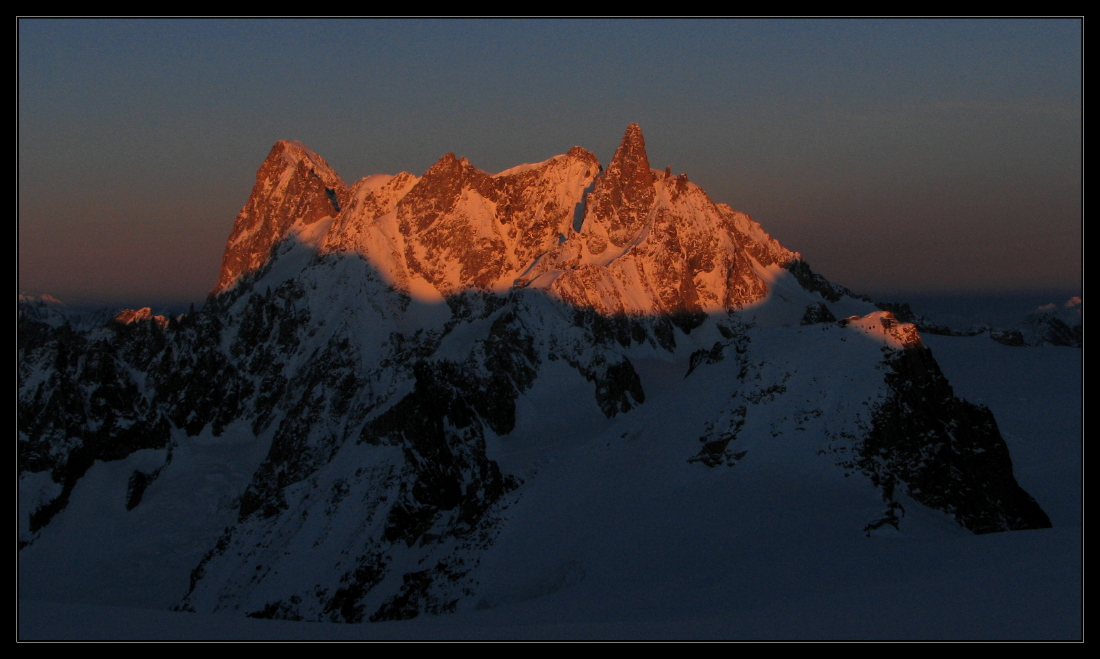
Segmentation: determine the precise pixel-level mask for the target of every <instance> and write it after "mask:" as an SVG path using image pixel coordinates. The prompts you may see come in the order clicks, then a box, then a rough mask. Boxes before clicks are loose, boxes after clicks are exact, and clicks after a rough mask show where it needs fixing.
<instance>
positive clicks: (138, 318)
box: [111, 307, 168, 329]
mask: <svg viewBox="0 0 1100 659" xmlns="http://www.w3.org/2000/svg"><path fill="white" fill-rule="evenodd" d="M111 320H113V321H115V322H116V323H119V324H120V325H132V324H134V323H143V322H144V323H155V324H156V326H157V327H159V328H161V329H164V328H166V327H168V319H167V318H165V317H164V316H155V315H153V310H152V309H150V308H149V307H142V308H141V309H137V310H135V309H123V310H122V311H120V312H118V314H116V315H115V317H114V318H112V319H111Z"/></svg>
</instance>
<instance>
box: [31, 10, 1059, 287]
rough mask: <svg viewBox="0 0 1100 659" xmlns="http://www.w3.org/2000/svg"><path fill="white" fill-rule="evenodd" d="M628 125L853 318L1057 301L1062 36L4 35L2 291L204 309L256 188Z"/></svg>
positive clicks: (247, 27)
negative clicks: (12, 182)
mask: <svg viewBox="0 0 1100 659" xmlns="http://www.w3.org/2000/svg"><path fill="white" fill-rule="evenodd" d="M630 122H638V123H639V124H641V126H642V129H643V131H644V133H645V136H646V143H647V146H648V149H649V156H650V160H651V162H652V164H653V165H654V166H656V167H664V166H665V165H671V166H672V169H673V170H674V171H675V172H677V173H679V172H687V173H688V175H689V177H690V178H691V180H692V181H694V182H696V183H698V184H699V185H701V186H702V187H703V189H705V190H706V191H707V192H708V194H709V195H710V196H711V198H712V199H714V200H715V201H718V202H725V203H728V204H730V205H731V206H733V207H734V208H736V209H738V210H742V211H744V212H747V213H749V214H750V215H752V216H753V217H754V219H756V220H757V221H759V222H761V223H762V224H763V226H764V228H765V229H766V230H768V231H769V232H771V233H772V235H774V236H775V237H777V238H778V239H779V240H780V241H781V242H782V243H783V244H784V245H785V246H787V247H789V248H791V249H795V250H798V251H801V252H802V253H803V255H804V256H805V257H806V259H807V260H808V261H809V262H810V263H811V265H812V266H814V267H815V269H817V270H819V271H821V272H822V273H823V274H825V275H826V276H827V277H829V278H830V279H832V280H834V281H836V282H838V283H841V284H844V285H846V286H848V287H850V288H854V289H856V290H858V291H861V292H871V293H883V292H905V291H910V292H911V291H923V292H936V291H967V292H974V291H1002V292H1003V291H1009V290H1035V289H1055V288H1059V289H1075V288H1078V287H1079V286H1080V277H1081V23H1080V21H1078V20H975V21H956V20H943V21H940V20H824V21H822V20H806V21H799V20H775V21H767V20H742V21H734V20H704V21H687V20H684V21H679V20H677V21H668V20H648V21H647V20H642V21H549V20H542V21H519V20H515V21H450V20H441V21H398V20H380V21H378V20H376V21H370V20H335V21H300V20H269V21H252V20H242V21H214V20H194V21H185V20H164V21H150V20H144V21H143V20H138V21H122V20H105V21H94V20H65V21H56V20H35V19H23V20H20V21H19V288H20V290H25V291H27V292H31V293H50V294H53V295H55V296H56V297H59V298H61V299H63V300H67V301H72V302H88V301H101V302H124V303H127V304H137V303H141V302H143V301H144V302H145V303H164V302H168V301H185V300H195V301H200V300H202V299H203V298H204V296H205V294H206V292H207V291H208V290H209V289H210V288H211V287H212V286H213V284H214V283H215V281H216V278H217V270H218V265H219V262H220V257H221V251H222V248H223V246H224V242H225V239H226V238H227V237H228V235H229V231H230V228H231V226H232V223H233V220H234V218H235V216H236V213H237V211H238V210H239V209H240V207H241V206H242V205H243V204H244V202H245V200H246V199H247V197H248V194H249V192H250V190H251V187H252V183H253V181H254V177H255V172H256V169H257V168H258V167H259V165H260V163H261V162H262V161H263V158H264V157H265V155H266V154H267V151H268V150H269V149H270V148H271V145H272V144H273V143H274V142H275V141H276V140H279V139H296V140H300V141H302V142H304V143H306V144H307V145H309V146H310V147H312V148H313V149H314V150H315V151H317V152H318V153H320V154H321V155H322V156H323V157H324V158H325V159H326V160H328V161H329V163H330V164H331V165H332V166H333V167H334V168H335V169H336V170H337V172H339V173H340V174H341V176H342V177H343V178H344V180H345V181H347V182H348V183H349V184H350V183H352V182H354V181H355V180H356V179H358V178H360V177H362V176H366V175H368V174H372V173H378V172H387V173H396V172H398V171H401V170H406V171H409V172H412V173H414V174H417V175H419V174H421V173H423V171H424V170H425V169H427V168H428V167H429V166H430V165H431V164H432V163H433V162H435V161H436V160H437V159H438V158H439V157H440V156H441V155H443V154H444V153H446V152H448V151H452V152H454V153H456V154H458V155H460V156H466V157H467V158H469V159H470V160H471V162H473V164H474V165H475V166H477V167H480V168H481V169H484V170H486V171H490V172H495V171H499V170H502V169H505V168H508V167H511V166H514V165H517V164H520V163H524V162H537V161H540V160H544V159H546V158H549V157H550V156H553V155H556V154H559V153H564V152H565V151H567V150H568V149H569V148H570V147H571V146H573V145H580V146H583V147H585V148H587V149H589V150H591V151H593V152H594V153H596V155H597V156H598V157H599V158H600V160H601V161H602V162H604V163H606V162H607V161H608V160H610V158H611V155H612V154H613V153H614V149H615V146H616V145H617V143H618V140H619V139H620V137H621V136H622V133H623V130H624V129H625V128H626V125H627V124H628V123H630Z"/></svg>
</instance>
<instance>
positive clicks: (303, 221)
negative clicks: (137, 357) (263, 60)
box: [213, 140, 348, 294]
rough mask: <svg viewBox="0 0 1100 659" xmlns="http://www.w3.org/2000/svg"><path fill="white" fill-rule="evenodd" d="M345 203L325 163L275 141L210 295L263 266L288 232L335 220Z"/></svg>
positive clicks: (305, 150)
mask: <svg viewBox="0 0 1100 659" xmlns="http://www.w3.org/2000/svg"><path fill="white" fill-rule="evenodd" d="M347 198H348V189H347V186H346V185H344V182H343V180H341V179H340V177H339V176H338V175H337V174H336V172H334V171H332V168H331V167H329V166H328V163H326V162H325V161H324V159H323V158H321V157H320V156H318V155H317V154H316V153H314V152H313V151H311V150H310V149H309V148H308V147H306V146H305V145H304V144H301V143H300V142H291V141H287V140H281V141H279V142H276V143H275V146H273V147H271V152H270V153H268V154H267V159H266V160H264V163H263V164H262V165H260V169H259V171H257V172H256V184H255V185H254V186H253V187H252V194H251V195H250V196H249V198H248V203H246V204H245V206H244V208H242V209H241V212H240V213H239V214H238V215H237V221H236V222H235V223H234V224H233V231H232V233H230V234H229V241H228V242H227V243H226V246H225V254H224V255H223V256H222V268H221V273H220V274H219V275H218V283H217V285H216V286H215V287H214V290H213V293H215V294H217V293H221V292H222V291H225V290H227V289H229V288H231V287H232V286H233V285H234V284H236V283H237V281H239V280H240V279H241V277H245V276H247V275H249V274H252V273H254V272H256V271H257V270H259V269H260V268H261V267H263V266H264V265H265V264H266V263H267V260H268V259H269V258H270V252H271V248H272V247H274V246H275V245H276V244H277V243H278V242H280V241H281V240H283V239H284V238H286V236H287V234H288V232H289V231H290V229H291V228H292V227H294V226H308V225H310V224H313V223H315V222H317V221H318V220H321V219H324V218H326V217H335V216H336V215H337V214H338V213H339V212H340V209H341V208H343V206H344V204H346V203H347Z"/></svg>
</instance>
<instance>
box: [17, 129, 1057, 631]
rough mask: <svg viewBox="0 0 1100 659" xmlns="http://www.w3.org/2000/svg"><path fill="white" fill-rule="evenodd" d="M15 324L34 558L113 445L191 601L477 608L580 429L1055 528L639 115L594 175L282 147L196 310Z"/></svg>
mask: <svg viewBox="0 0 1100 659" xmlns="http://www.w3.org/2000/svg"><path fill="white" fill-rule="evenodd" d="M837 318H840V319H842V320H840V321H837V320H836V319H837ZM129 321H137V322H129ZM19 322H20V335H19V340H20V343H19V392H20V393H19V449H20V474H21V488H22V489H21V491H22V492H24V494H23V495H22V496H21V520H20V524H21V527H20V543H21V547H23V554H24V555H30V556H32V557H33V556H37V554H36V553H35V552H36V551H37V549H36V548H37V547H39V546H40V545H41V544H42V543H50V542H53V540H52V538H53V536H51V535H50V534H51V533H52V531H51V529H52V528H56V527H55V526H52V525H51V520H53V519H56V518H57V516H58V515H63V514H65V511H66V507H67V506H68V504H69V501H70V499H71V497H72V496H73V493H74V492H76V488H77V485H78V484H79V482H80V481H81V479H82V478H84V477H85V475H86V474H87V473H89V472H90V471H91V470H94V469H96V468H97V466H98V465H102V464H105V463H108V462H109V463H115V464H119V463H120V461H121V464H123V465H124V466H125V468H124V469H123V470H122V471H123V472H127V473H126V474H125V478H124V482H119V483H118V488H117V489H118V491H119V496H118V497H117V499H118V500H117V501H113V500H111V501H107V502H105V503H104V504H103V506H102V508H103V509H105V510H106V509H111V510H116V512H117V515H118V518H117V519H118V524H119V525H120V528H121V527H126V525H127V524H130V525H131V526H129V527H126V528H130V529H131V531H130V532H131V533H132V534H134V535H135V537H140V538H142V539H143V541H142V542H129V543H126V544H125V545H124V546H126V547H131V546H132V547H150V546H156V542H158V541H159V540H158V538H159V537H160V536H155V535H150V534H154V533H155V531H154V530H147V529H155V528H157V527H156V526H155V525H154V524H151V523H149V522H148V521H147V520H148V519H149V518H144V517H143V518H141V519H143V520H146V521H144V522H143V523H142V524H140V525H139V524H138V522H136V521H129V520H137V519H138V516H141V515H151V516H152V518H154V519H158V518H157V517H156V516H157V515H161V514H162V513H161V512H159V511H162V510H165V511H171V512H172V515H171V517H172V519H173V520H176V521H175V522H174V523H177V524H178V523H180V522H179V516H178V514H176V513H175V512H174V511H176V509H177V507H179V506H185V507H186V506H191V508H189V510H192V511H193V514H192V515H191V516H190V517H189V518H188V520H187V523H189V524H192V525H194V528H195V529H196V531H195V534H196V535H195V536H194V537H196V538H199V539H200V541H197V542H196V543H195V546H196V547H199V548H201V549H202V551H201V552H198V553H191V554H184V555H182V557H181V558H180V559H179V560H180V564H179V565H175V564H173V567H172V568H171V570H167V571H168V572H171V573H172V574H175V575H177V577H178V582H173V583H174V584H175V586H173V588H176V590H172V589H171V588H167V587H166V591H165V592H166V593H174V595H172V596H171V597H170V598H169V600H170V601H168V602H167V604H174V605H177V606H179V607H182V608H185V609H190V610H196V611H238V612H241V613H243V614H248V615H253V616H257V617H281V618H288V619H307V620H333V621H348V622H358V621H366V620H388V619H401V618H410V617H415V616H416V615H419V614H422V613H445V612H447V611H454V610H457V609H459V608H462V607H466V606H474V605H475V604H476V603H477V602H478V601H481V595H480V594H479V593H480V591H479V589H481V588H482V587H483V584H482V582H483V580H484V579H485V578H486V575H485V574H484V572H483V571H482V568H481V567H480V566H481V563H482V560H483V559H484V558H485V557H486V556H487V555H490V554H491V552H492V551H493V547H494V546H496V544H497V543H498V541H499V539H500V537H501V536H502V534H503V535H505V536H506V535H507V534H508V533H509V532H510V529H512V528H513V526H512V524H513V521H514V520H513V512H512V511H514V510H516V509H522V508H523V506H525V505H526V506H531V505H536V504H533V503H526V502H525V500H524V493H525V492H526V491H527V490H526V489H525V484H526V482H527V481H529V480H531V479H538V478H540V476H539V473H540V469H541V468H542V465H543V464H544V463H545V461H546V460H549V459H550V458H549V457H548V456H555V455H571V454H572V453H570V451H571V449H570V448H569V447H570V446H572V444H570V442H574V443H577V445H582V444H583V445H585V446H587V445H589V444H591V445H593V446H596V447H599V446H603V445H605V444H606V447H608V450H616V448H615V447H616V446H621V447H625V448H624V450H627V449H629V451H628V454H630V455H634V454H637V455H643V456H650V455H651V456H658V457H652V458H646V459H651V460H656V461H661V463H662V464H663V465H666V466H665V467H662V469H665V468H667V469H672V470H673V471H675V470H698V469H704V470H705V469H726V470H728V471H727V472H723V477H728V478H737V477H738V476H737V474H739V473H742V472H745V471H746V470H749V471H750V473H751V470H753V469H756V468H758V467H757V466H758V465H765V464H767V463H768V461H769V457H768V456H773V458H770V459H773V460H774V459H783V460H789V459H791V458H790V457H789V456H790V455H799V456H804V457H802V458H798V459H799V460H802V462H800V467H799V468H800V469H808V470H811V471H814V473H818V474H820V476H821V478H822V479H823V482H831V483H835V486H836V487H838V488H841V489H843V491H844V492H846V493H847V494H846V496H850V497H851V498H852V500H853V501H856V502H857V503H858V505H857V506H856V508H859V507H860V506H862V507H864V508H866V507H868V506H869V507H870V508H875V509H881V508H882V506H883V505H885V507H886V512H885V513H883V515H879V516H875V517H874V518H873V519H862V520H861V521H860V522H859V523H858V524H851V528H852V531H853V532H854V533H863V532H868V533H870V532H877V531H880V530H881V529H883V528H884V527H885V526H889V527H891V528H894V529H900V530H902V531H904V529H906V528H907V527H906V524H908V523H909V522H907V521H906V519H907V518H905V517H904V514H902V515H901V516H899V514H898V511H899V510H901V507H902V506H903V503H902V502H903V501H911V500H912V501H916V502H918V503H917V504H912V503H909V504H908V505H925V506H928V507H930V508H932V509H934V510H939V511H942V512H943V513H945V514H947V515H951V516H952V517H953V519H954V520H955V522H956V523H957V524H958V525H959V526H961V527H963V528H967V529H970V530H971V531H974V532H977V533H983V532H990V531H999V530H1009V529H1015V528H1036V527H1042V526H1049V520H1046V518H1045V515H1044V514H1043V513H1042V510H1041V509H1040V508H1039V506H1038V505H1037V504H1036V503H1035V502H1034V500H1032V499H1031V497H1030V496H1028V495H1027V493H1026V492H1024V491H1023V490H1022V489H1020V488H1019V486H1018V485H1017V484H1016V482H1015V480H1014V479H1013V477H1012V472H1011V462H1010V461H1009V460H1008V456H1007V449H1006V448H1005V445H1004V442H1003V440H1002V439H1001V438H1000V435H999V433H998V431H997V429H996V424H995V423H994V422H993V421H992V416H991V414H989V412H988V410H983V408H979V407H977V406H973V405H970V404H969V403H965V401H960V400H959V399H957V398H956V397H955V396H954V394H953V393H952V392H951V390H950V387H949V386H947V385H946V381H945V380H944V379H943V377H942V374H939V372H938V368H937V367H936V366H935V362H934V360H933V359H932V357H931V354H930V353H929V352H928V351H927V349H926V348H924V347H923V346H922V344H921V341H920V337H919V334H918V333H917V331H916V329H915V328H914V326H913V325H911V324H907V323H902V322H899V321H898V319H897V318H896V317H895V316H894V315H893V314H892V313H889V312H883V311H879V310H877V309H875V307H874V306H872V305H871V304H870V303H869V302H867V301H866V300H863V299H860V298H856V297H854V296H852V295H851V293H850V291H848V290H847V289H844V288H843V287H839V286H836V285H834V284H832V283H830V282H828V281H827V280H825V279H824V278H823V277H821V276H820V275H817V274H815V273H813V271H812V270H810V269H809V266H807V265H806V264H805V262H804V261H802V260H801V258H800V256H799V255H798V254H797V253H795V252H791V251H789V250H787V249H785V248H783V247H782V246H781V245H779V244H778V243H777V242H776V241H774V240H772V239H771V238H770V237H769V236H768V235H767V234H766V233H765V232H764V231H763V230H762V229H761V228H760V226H759V225H758V224H756V223H755V222H753V221H752V220H751V219H750V218H748V216H746V215H744V214H741V213H738V212H736V211H733V210H732V209H730V208H729V207H728V206H725V205H724V204H715V203H713V202H712V201H711V200H710V199H709V198H708V197H707V196H706V194H705V193H704V192H703V191H702V190H700V189H699V188H698V187H697V186H695V185H694V184H692V183H690V182H689V181H688V180H687V177H686V176H684V175H681V176H672V174H671V171H667V170H666V172H663V173H662V172H654V171H653V170H651V169H650V168H649V163H648V158H647V156H646V152H645V143H644V139H643V138H642V134H641V130H640V129H639V128H638V127H637V126H636V125H631V126H630V127H629V128H628V129H627V132H626V135H625V136H624V138H623V142H622V144H621V145H620V147H619V149H618V150H617V152H616V154H615V156H614V158H613V159H612V162H611V163H610V164H609V166H608V167H607V169H606V170H604V171H602V172H601V171H600V167H599V164H598V162H597V160H596V158H595V156H593V155H592V154H591V153H589V152H587V151H585V150H583V149H581V148H579V147H575V148H573V149H571V150H570V151H569V152H568V153H566V154H564V155H561V156H557V157H555V158H551V159H550V160H547V161H545V162H542V163H537V164H534V165H522V166H520V167H516V168H513V169H511V170H507V171H505V172H501V173H499V174H496V175H492V174H487V173H485V172H482V171H480V170H477V169H476V168H474V167H473V166H472V165H471V164H470V163H469V162H468V161H466V160H465V159H460V158H457V157H455V156H454V155H453V154H447V155H446V156H444V157H443V158H441V159H440V161H439V162H437V163H436V164H435V165H433V166H432V167H431V168H430V169H429V170H428V171H427V172H425V174H424V175H423V176H421V177H419V178H418V177H415V176H412V175H410V174H407V173H401V174H398V175H396V176H392V177H391V176H383V175H379V176H372V177H367V178H365V179H363V180H361V181H359V182H357V183H356V184H355V185H353V186H352V187H351V188H350V189H348V188H347V187H346V186H344V184H343V183H342V181H341V180H340V178H339V177H338V176H337V175H336V174H335V173H334V172H332V171H331V169H330V168H328V166H327V165H326V164H325V163H324V161H323V160H322V159H321V158H320V157H319V156H317V155H316V154H314V153H313V152H312V151H309V150H308V149H306V148H305V147H303V146H301V145H299V144H296V143H292V142H279V143H277V144H276V145H275V147H274V148H273V149H272V152H271V154H270V155H269V156H268V158H267V160H266V161H265V162H264V164H263V165H262V166H261V168H260V171H259V172H258V174H257V183H256V186H255V187H254V189H253V194H252V197H251V198H250V199H249V201H248V203H247V204H246V206H245V208H244V209H242V211H241V213H240V215H239V216H238V218H237V223H236V224H235V226H234V229H233V233H232V235H231V237H230V240H229V242H228V244H227V247H226V252H225V257H224V259H223V268H222V272H221V274H220V276H219V280H218V284H217V286H216V287H215V289H214V291H213V293H212V295H211V297H210V299H209V300H208V303H207V305H206V307H205V308H204V309H202V310H201V311H199V312H192V313H189V314H184V315H182V316H180V317H177V318H172V319H169V320H168V322H167V324H163V323H160V322H157V321H156V320H155V319H154V318H152V316H151V312H147V311H146V310H142V311H141V312H131V313H129V314H124V315H123V316H120V317H119V319H118V322H112V323H109V324H107V325H104V326H101V327H97V328H93V329H90V330H81V331H78V330H74V329H73V328H72V327H71V326H69V325H68V324H61V325H60V326H55V325H49V324H47V323H44V322H41V321H40V320H38V319H37V318H36V317H35V316H34V315H33V314H31V313H23V312H22V311H21V313H20V319H19ZM655 372H656V373H665V374H666V375H664V376H655V375H654V373H655ZM668 373H672V374H673V375H672V376H669V375H668ZM868 414H869V416H868ZM236 445H243V446H254V447H257V448H256V450H257V454H256V455H257V456H258V457H257V458H256V459H255V461H254V462H248V460H246V459H245V458H240V459H239V460H238V463H235V464H239V465H240V468H239V470H238V471H240V473H241V474H243V476H242V477H241V478H239V479H237V480H234V479H231V478H226V479H224V481H220V482H221V483H222V484H221V485H218V486H217V488H215V490H216V492H217V498H216V499H215V500H208V499H203V498H202V497H203V496H205V495H204V494H203V492H204V491H205V489H203V488H194V487H190V488H184V487H182V486H180V485H174V484H173V483H180V482H185V481H186V479H187V478H198V479H200V480H202V482H206V481H205V480H203V479H205V473H204V472H203V471H202V470H201V468H200V467H197V466H195V465H200V464H203V462H202V459H201V458H202V456H203V455H206V453H204V452H209V451H215V450H221V448H219V447H228V446H236ZM261 449H262V450H261ZM647 451H648V452H647ZM775 455H781V456H783V455H786V456H788V457H785V458H774V456H775ZM670 456H671V457H670ZM249 459H251V458H249ZM639 459H640V458H639ZM945 465H947V466H945ZM97 473H98V472H97ZM662 473H664V472H662ZM853 474H863V475H865V478H861V479H848V478H847V476H851V475H853ZM830 479H832V480H830ZM173 488H176V489H173ZM105 491H106V490H105ZM123 492H124V493H125V494H124V495H123V494H122V493H123ZM88 496H92V495H88ZM104 496H106V495H104ZM169 501H170V502H171V506H169ZM859 509H860V510H862V508H859ZM553 513H554V511H553V510H550V511H548V514H553ZM163 514H164V515H166V516H167V515H168V513H163ZM845 519H847V518H845ZM849 523H850V520H848V521H847V522H845V524H849ZM58 533H61V532H60V531H59V532H58ZM142 534H146V535H142ZM546 541H547V542H553V541H554V540H553V539H552V538H546ZM134 551H138V549H134ZM149 551H151V550H149ZM165 553H166V554H167V553H172V554H173V555H177V556H180V555H181V554H180V553H179V552H178V551H174V552H165ZM180 565H186V570H185V571H181V568H180ZM104 569H105V570H107V571H110V569H111V568H110V566H107V567H105V568H104ZM177 577H172V578H177ZM166 597H167V596H166ZM490 599H492V598H490ZM485 601H489V600H485ZM167 604H165V605H167Z"/></svg>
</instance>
